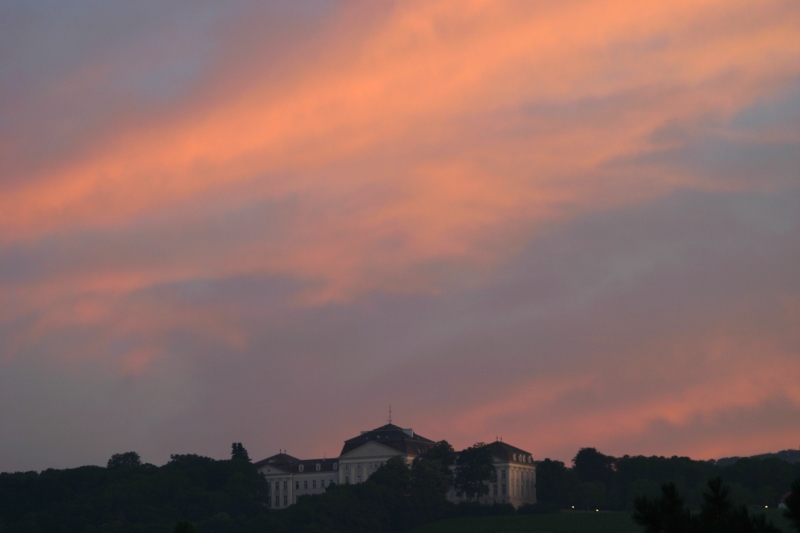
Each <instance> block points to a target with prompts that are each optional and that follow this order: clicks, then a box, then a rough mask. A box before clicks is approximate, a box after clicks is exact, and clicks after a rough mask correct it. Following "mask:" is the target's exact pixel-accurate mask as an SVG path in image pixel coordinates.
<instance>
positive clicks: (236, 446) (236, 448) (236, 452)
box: [231, 442, 250, 463]
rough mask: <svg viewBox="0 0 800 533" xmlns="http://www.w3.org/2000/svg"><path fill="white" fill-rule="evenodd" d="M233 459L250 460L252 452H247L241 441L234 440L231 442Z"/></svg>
mask: <svg viewBox="0 0 800 533" xmlns="http://www.w3.org/2000/svg"><path fill="white" fill-rule="evenodd" d="M231 460H232V461H247V462H248V463H249V462H250V454H248V453H247V450H245V449H244V446H242V443H241V442H234V443H233V444H231Z"/></svg>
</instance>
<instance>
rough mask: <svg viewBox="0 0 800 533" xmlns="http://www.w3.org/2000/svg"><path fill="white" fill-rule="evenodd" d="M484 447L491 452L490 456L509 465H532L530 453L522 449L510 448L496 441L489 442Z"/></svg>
mask: <svg viewBox="0 0 800 533" xmlns="http://www.w3.org/2000/svg"><path fill="white" fill-rule="evenodd" d="M486 446H488V447H489V449H490V450H491V451H492V455H493V456H494V457H495V458H497V459H500V460H502V461H508V462H510V463H531V464H532V463H533V457H532V456H531V452H528V451H525V450H523V449H522V448H517V447H516V446H511V445H510V444H506V443H505V442H503V441H500V440H497V441H494V442H490V443H489V444H487V445H486Z"/></svg>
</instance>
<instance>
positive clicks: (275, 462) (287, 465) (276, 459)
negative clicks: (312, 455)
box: [253, 453, 300, 470]
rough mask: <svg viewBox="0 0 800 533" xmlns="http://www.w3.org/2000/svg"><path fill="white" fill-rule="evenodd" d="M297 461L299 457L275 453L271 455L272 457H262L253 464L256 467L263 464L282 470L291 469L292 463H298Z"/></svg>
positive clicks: (261, 466) (262, 466) (260, 466)
mask: <svg viewBox="0 0 800 533" xmlns="http://www.w3.org/2000/svg"><path fill="white" fill-rule="evenodd" d="M299 461H300V459H298V458H297V457H292V456H291V455H289V454H287V453H279V454H277V455H273V456H272V457H267V458H266V459H262V460H260V461H258V462H257V463H254V464H253V466H255V467H256V468H264V467H265V466H267V465H270V466H274V467H275V468H280V469H282V470H291V468H292V465H294V464H296V463H298V462H299Z"/></svg>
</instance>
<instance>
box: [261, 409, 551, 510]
mask: <svg viewBox="0 0 800 533" xmlns="http://www.w3.org/2000/svg"><path fill="white" fill-rule="evenodd" d="M434 444H435V442H434V441H432V440H430V439H427V438H425V437H423V436H422V435H418V434H416V433H414V430H413V429H404V428H401V427H400V426H396V425H394V424H392V423H389V424H386V425H385V426H381V427H379V428H376V429H373V430H371V431H362V432H361V434H360V435H358V436H357V437H353V438H352V439H348V440H346V441H344V446H343V447H342V452H341V453H340V454H339V457H337V458H334V459H328V458H326V459H298V458H296V457H292V456H291V455H288V454H286V453H285V452H284V451H281V453H279V454H277V455H273V456H272V457H267V458H266V459H263V460H261V461H258V462H257V463H255V466H256V468H258V470H259V471H260V472H261V473H262V474H263V475H264V477H266V478H267V481H268V483H269V487H270V506H271V507H273V508H284V507H287V506H289V505H292V504H293V503H296V502H297V498H299V497H300V496H304V495H306V494H322V493H323V492H325V489H326V488H327V487H328V486H330V485H333V484H337V485H338V484H342V483H363V482H364V481H366V480H367V478H369V476H370V475H371V474H372V473H373V472H375V471H376V470H377V469H378V468H379V467H380V466H381V465H382V464H383V463H385V462H386V461H387V460H389V459H390V458H392V457H401V458H402V459H403V460H405V461H406V464H409V465H410V464H411V462H412V461H413V460H414V458H416V457H418V456H420V455H422V454H424V453H425V452H426V451H427V450H428V449H430V448H431V447H432V446H433V445H434ZM488 446H489V448H490V450H491V452H492V457H493V463H494V467H495V469H496V471H497V482H496V483H492V484H491V485H490V486H489V494H487V495H486V496H483V497H482V498H481V501H482V502H483V503H488V504H492V503H510V504H511V505H513V506H514V507H519V506H521V505H525V504H528V503H536V464H535V463H534V461H533V458H532V456H531V454H530V453H529V452H526V451H525V450H523V449H520V448H516V447H514V446H511V445H509V444H506V443H504V442H502V441H499V440H498V441H495V442H492V443H490V444H488ZM448 499H449V500H450V501H453V502H459V501H462V500H464V499H465V498H464V497H463V495H462V494H460V493H457V492H456V491H455V489H451V491H450V492H449V493H448Z"/></svg>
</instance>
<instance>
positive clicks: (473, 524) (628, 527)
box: [410, 509, 792, 533]
mask: <svg viewBox="0 0 800 533" xmlns="http://www.w3.org/2000/svg"><path fill="white" fill-rule="evenodd" d="M766 513H767V517H768V518H769V519H770V520H772V521H773V522H774V523H775V525H776V526H778V527H780V528H781V529H782V530H783V531H784V532H786V533H790V532H791V531H792V530H791V529H790V528H789V524H788V523H787V522H786V521H785V520H784V519H783V517H782V516H781V512H780V511H778V510H777V509H769V510H767V511H766ZM642 531H643V529H642V528H641V527H639V526H637V525H636V524H634V523H633V520H631V513H629V512H622V513H614V512H600V513H587V512H583V511H564V512H562V513H558V514H547V515H510V516H486V517H480V518H454V519H450V520H442V521H440V522H433V523H431V524H427V525H425V526H423V527H420V528H417V529H414V530H412V531H411V532H410V533H642Z"/></svg>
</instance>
